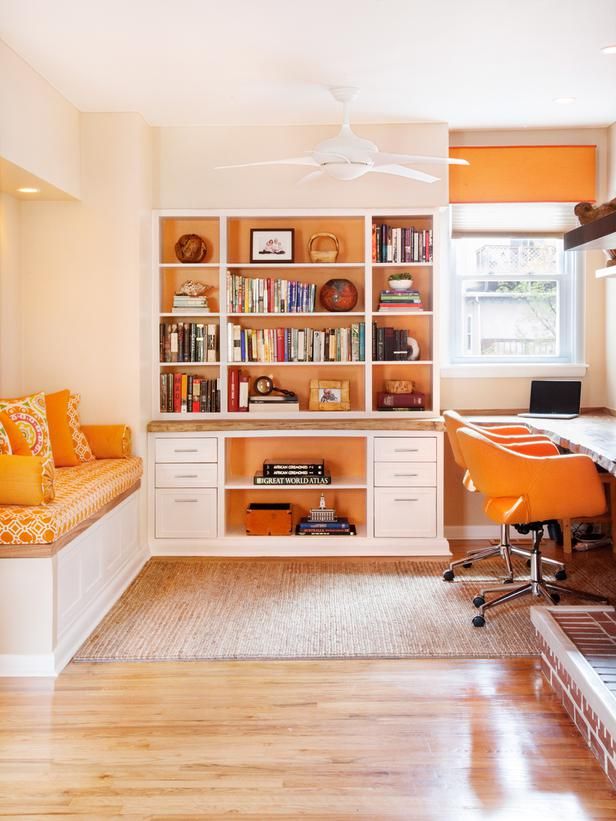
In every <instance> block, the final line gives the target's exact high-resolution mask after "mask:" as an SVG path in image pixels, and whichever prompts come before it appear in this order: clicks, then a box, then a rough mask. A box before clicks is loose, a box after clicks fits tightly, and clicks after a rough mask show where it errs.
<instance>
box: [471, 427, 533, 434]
mask: <svg viewBox="0 0 616 821" xmlns="http://www.w3.org/2000/svg"><path fill="white" fill-rule="evenodd" d="M477 427H478V428H481V432H482V433H483V434H485V435H486V436H487V435H488V434H489V433H491V432H494V433H498V434H499V435H500V436H524V435H525V434H529V433H530V428H529V427H528V425H477ZM531 435H534V434H531Z"/></svg>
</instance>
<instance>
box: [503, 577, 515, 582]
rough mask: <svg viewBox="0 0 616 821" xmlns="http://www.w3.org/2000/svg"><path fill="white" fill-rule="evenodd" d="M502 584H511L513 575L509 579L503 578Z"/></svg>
mask: <svg viewBox="0 0 616 821" xmlns="http://www.w3.org/2000/svg"><path fill="white" fill-rule="evenodd" d="M503 584H513V577H512V578H510V579H503Z"/></svg>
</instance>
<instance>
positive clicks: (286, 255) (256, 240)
mask: <svg viewBox="0 0 616 821" xmlns="http://www.w3.org/2000/svg"><path fill="white" fill-rule="evenodd" d="M294 233H295V229H294V228H251V229H250V261H251V262H262V263H264V264H267V265H271V264H272V263H276V262H279V263H280V262H293V239H294Z"/></svg>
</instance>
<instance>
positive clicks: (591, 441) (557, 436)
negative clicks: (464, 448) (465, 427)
mask: <svg viewBox="0 0 616 821" xmlns="http://www.w3.org/2000/svg"><path fill="white" fill-rule="evenodd" d="M472 419H473V421H474V422H477V423H478V424H480V425H481V424H495V425H499V424H500V425H507V424H512V423H514V424H523V425H528V427H529V428H531V430H533V431H536V432H537V433H545V434H546V435H547V436H549V437H550V439H551V440H552V441H553V442H554V443H555V444H556V445H559V447H562V448H565V449H566V450H569V451H571V452H572V453H585V454H586V455H587V456H590V458H591V459H592V460H593V462H595V463H596V464H598V465H600V466H601V467H602V468H604V469H605V470H607V471H608V472H609V473H611V474H612V475H613V476H616V416H613V415H612V414H610V413H608V412H607V411H605V412H592V413H582V414H581V415H580V416H577V417H576V418H575V419H528V418H525V417H520V416H492V415H490V416H477V415H473V417H472Z"/></svg>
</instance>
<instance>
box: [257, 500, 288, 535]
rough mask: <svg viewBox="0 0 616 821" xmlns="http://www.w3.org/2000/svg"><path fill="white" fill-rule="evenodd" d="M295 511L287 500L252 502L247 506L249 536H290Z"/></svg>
mask: <svg viewBox="0 0 616 821" xmlns="http://www.w3.org/2000/svg"><path fill="white" fill-rule="evenodd" d="M292 532H293V512H292V510H291V505H290V504H287V503H286V502H251V504H249V505H248V507H247V508H246V534H247V535H248V536H289V535H290V534H291V533H292Z"/></svg>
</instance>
